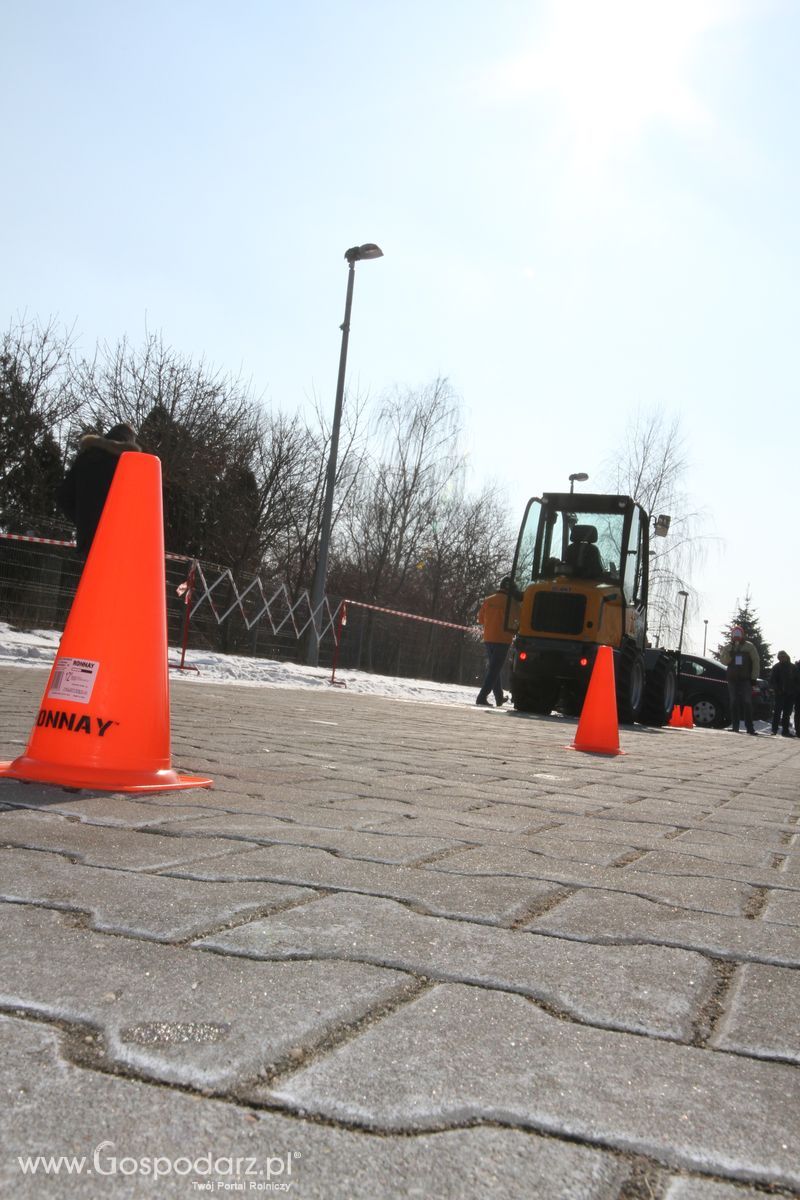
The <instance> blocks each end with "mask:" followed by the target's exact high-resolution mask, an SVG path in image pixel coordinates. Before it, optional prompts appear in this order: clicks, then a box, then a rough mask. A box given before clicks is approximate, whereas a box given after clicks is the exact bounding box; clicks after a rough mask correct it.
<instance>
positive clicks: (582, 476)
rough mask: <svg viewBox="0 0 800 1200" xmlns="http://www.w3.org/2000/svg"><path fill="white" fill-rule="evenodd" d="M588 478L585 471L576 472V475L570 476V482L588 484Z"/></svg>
mask: <svg viewBox="0 0 800 1200" xmlns="http://www.w3.org/2000/svg"><path fill="white" fill-rule="evenodd" d="M588 478H589V476H588V475H587V474H586V472H585V471H576V472H575V474H574V475H570V477H569V481H570V483H586V480H587V479H588Z"/></svg>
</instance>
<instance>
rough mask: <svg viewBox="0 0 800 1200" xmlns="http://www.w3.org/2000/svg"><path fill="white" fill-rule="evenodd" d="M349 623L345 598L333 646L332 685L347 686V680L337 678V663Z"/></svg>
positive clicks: (340, 610)
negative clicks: (345, 629)
mask: <svg viewBox="0 0 800 1200" xmlns="http://www.w3.org/2000/svg"><path fill="white" fill-rule="evenodd" d="M346 624H347V603H346V602H345V601H344V600H343V601H342V603H341V605H340V607H339V620H338V621H337V623H336V641H335V644H334V647H333V670H332V671H331V678H330V686H331V687H345V688H346V687H347V684H346V683H345V681H344V680H343V679H342V680H337V678H336V665H337V663H338V662H339V647H340V646H341V644H342V629H343V628H344V626H345V625H346Z"/></svg>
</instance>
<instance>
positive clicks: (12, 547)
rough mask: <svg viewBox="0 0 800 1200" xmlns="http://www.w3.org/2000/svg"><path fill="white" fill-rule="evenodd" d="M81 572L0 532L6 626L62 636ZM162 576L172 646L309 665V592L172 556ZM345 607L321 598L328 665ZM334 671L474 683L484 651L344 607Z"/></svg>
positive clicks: (372, 610)
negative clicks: (296, 592) (60, 631)
mask: <svg viewBox="0 0 800 1200" xmlns="http://www.w3.org/2000/svg"><path fill="white" fill-rule="evenodd" d="M82 567H83V564H82V562H81V560H80V559H79V558H78V557H77V555H76V553H75V548H74V546H73V545H72V544H71V543H68V542H63V541H56V540H52V539H46V538H37V537H34V536H27V537H22V536H21V535H17V534H0V620H2V621H6V622H7V623H8V624H10V625H12V626H13V627H15V628H18V629H62V628H63V626H64V623H65V621H66V619H67V615H68V614H69V609H70V606H71V604H72V601H73V599H74V596H75V591H76V588H77V585H78V581H79V579H80V574H81V570H82ZM165 574H166V596H165V601H166V609H167V628H168V637H169V643H170V645H171V646H179V647H180V646H182V645H184V644H185V645H186V646H187V648H188V650H189V651H190V652H191V650H192V649H197V650H201V649H204V650H214V651H219V652H222V653H226V654H243V655H248V656H252V657H260V658H270V659H278V660H284V661H288V662H303V661H305V652H306V640H307V634H308V629H309V626H310V624H311V619H312V612H311V604H310V599H309V596H308V592H305V591H304V592H302V593H300V595H299V596H298V597H293V596H292V595H291V594H290V593H289V591H288V589H287V588H286V585H285V584H284V583H283V582H282V581H279V580H265V579H262V578H260V577H258V576H254V577H252V578H249V579H247V580H245V581H243V582H237V580H236V579H235V578H234V576H233V573H232V572H231V571H230V570H229V569H227V568H224V567H220V566H217V565H215V564H212V563H203V562H199V561H197V560H194V559H190V558H188V557H185V556H183V555H172V554H169V555H167V557H166V563H165ZM108 600H109V604H112V603H113V595H109V598H108ZM341 603H342V601H341V600H334V599H333V598H329V597H326V598H325V600H324V601H323V607H322V633H321V638H320V653H319V662H320V666H321V667H324V668H330V667H331V664H332V662H333V659H334V653H335V651H336V647H337V636H339V633H340V621H339V618H340V616H341V610H340V605H341ZM190 661H191V659H188V660H187V662H190ZM338 669H339V670H340V671H341V670H348V669H351V670H359V671H367V672H371V673H374V674H380V675H389V676H397V677H403V678H410V679H429V680H434V681H436V682H440V683H459V684H465V685H468V686H471V685H473V684H475V685H477V684H478V683H479V681H480V678H481V677H482V672H483V649H482V645H481V643H480V641H479V640H478V639H477V638H476V636H475V630H474V629H472V628H470V627H468V626H458V625H453V624H449V623H447V622H442V621H436V620H434V619H432V618H425V617H419V616H416V615H414V614H408V613H400V612H395V611H393V610H389V609H384V608H379V607H377V606H367V605H362V604H359V603H357V602H348V603H347V620H346V623H345V624H344V625H342V626H341V638H340V642H339V646H338Z"/></svg>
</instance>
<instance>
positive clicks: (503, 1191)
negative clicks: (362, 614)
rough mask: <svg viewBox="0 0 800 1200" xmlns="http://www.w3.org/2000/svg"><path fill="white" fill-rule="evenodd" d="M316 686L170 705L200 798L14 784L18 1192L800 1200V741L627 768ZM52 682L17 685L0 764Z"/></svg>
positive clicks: (16, 681)
mask: <svg viewBox="0 0 800 1200" xmlns="http://www.w3.org/2000/svg"><path fill="white" fill-rule="evenodd" d="M323 676H324V673H321V677H320V688H319V689H318V690H315V691H292V690H291V689H280V690H277V689H276V690H270V689H255V688H244V687H236V686H220V685H214V684H206V683H204V682H201V681H196V680H188V679H182V680H174V681H173V682H172V685H171V686H172V747H173V762H174V765H175V766H176V767H177V768H178V769H179V770H183V771H188V772H207V773H208V774H209V775H211V777H212V778H213V779H214V787H213V789H210V790H197V791H186V792H180V793H174V792H173V793H165V794H163V795H146V796H129V795H121V794H116V795H115V794H111V795H107V794H103V793H99V792H90V791H83V792H68V791H66V790H64V789H61V788H48V787H44V786H42V785H38V784H31V785H23V784H21V783H18V782H16V781H10V780H0V920H2V923H3V932H4V937H3V939H2V943H0V949H2V961H0V1008H2V1009H3V1010H4V1014H3V1013H0V1062H1V1063H2V1068H3V1072H2V1083H0V1095H2V1096H3V1099H4V1100H6V1101H7V1103H6V1104H5V1106H4V1110H5V1115H4V1123H3V1136H2V1140H3V1149H2V1150H0V1183H2V1184H6V1183H8V1184H9V1185H10V1188H9V1189H6V1190H10V1194H13V1195H18V1196H21V1197H28V1196H31V1197H34V1196H35V1197H36V1198H37V1200H38V1198H39V1197H40V1196H42V1195H44V1194H50V1195H54V1196H58V1197H59V1198H60V1197H61V1196H67V1197H69V1196H72V1195H75V1196H81V1197H84V1196H85V1197H88V1198H90V1200H103V1198H104V1197H106V1196H111V1197H117V1196H130V1197H135V1200H139V1197H141V1196H143V1195H148V1196H155V1195H162V1194H164V1195H180V1196H188V1195H191V1194H198V1189H197V1188H196V1187H194V1186H193V1184H195V1183H202V1182H206V1183H208V1182H211V1183H212V1184H213V1185H214V1186H213V1190H215V1191H217V1192H218V1193H221V1192H222V1191H224V1190H227V1191H228V1192H230V1191H232V1189H231V1188H227V1189H226V1188H225V1187H224V1186H222V1185H226V1184H229V1183H230V1182H231V1180H230V1177H229V1176H226V1174H225V1171H224V1166H225V1164H224V1163H218V1165H217V1166H215V1167H213V1168H210V1169H211V1170H212V1175H211V1176H210V1177H209V1176H208V1174H205V1175H203V1174H202V1173H201V1172H199V1169H198V1170H196V1169H195V1166H194V1165H192V1164H191V1163H190V1168H189V1169H190V1171H192V1172H193V1173H192V1174H191V1175H190V1176H187V1177H185V1178H180V1179H179V1178H177V1177H171V1178H169V1179H168V1180H164V1179H162V1180H159V1183H158V1186H157V1187H154V1186H153V1181H152V1179H147V1180H144V1179H141V1178H139V1177H138V1174H137V1175H134V1176H131V1177H128V1176H125V1175H124V1174H121V1173H119V1172H118V1173H117V1174H116V1175H111V1174H108V1173H107V1172H106V1173H104V1172H100V1173H98V1174H95V1175H92V1176H88V1175H81V1176H80V1177H78V1176H71V1177H70V1179H69V1182H66V1181H65V1178H64V1177H63V1176H62V1177H61V1178H59V1180H58V1186H56V1181H55V1180H53V1179H52V1178H50V1179H49V1180H48V1181H47V1182H43V1179H42V1177H38V1178H36V1177H34V1176H32V1175H25V1176H23V1174H22V1172H21V1167H20V1165H19V1163H18V1161H17V1160H18V1157H19V1155H25V1154H33V1155H34V1156H35V1155H36V1154H45V1155H59V1154H62V1153H63V1154H67V1153H70V1154H72V1153H74V1154H79V1155H84V1156H88V1158H89V1159H91V1157H92V1154H93V1153H94V1150H95V1148H96V1147H97V1146H98V1145H100V1144H101V1143H103V1141H110V1142H112V1143H113V1144H114V1148H115V1150H114V1152H115V1153H117V1154H118V1155H127V1156H128V1162H129V1163H130V1162H131V1161H132V1160H133V1158H136V1161H137V1162H138V1161H139V1159H143V1158H146V1157H147V1156H150V1157H151V1158H152V1157H153V1156H156V1155H159V1154H161V1155H162V1156H167V1157H168V1158H169V1157H171V1158H172V1159H175V1158H178V1157H180V1155H181V1154H183V1155H184V1156H189V1157H190V1158H191V1159H192V1160H193V1161H194V1160H196V1159H197V1158H198V1156H202V1155H203V1154H206V1153H209V1152H213V1154H214V1155H216V1157H217V1158H220V1157H224V1156H225V1155H229V1156H233V1157H235V1155H236V1154H237V1153H238V1154H239V1155H240V1156H243V1155H249V1156H255V1157H256V1159H257V1161H258V1163H259V1165H260V1168H261V1169H264V1167H265V1165H266V1164H270V1163H271V1164H272V1169H274V1170H277V1164H278V1162H279V1161H280V1162H282V1163H285V1162H286V1161H287V1160H286V1155H289V1156H290V1159H289V1160H288V1161H290V1162H291V1165H292V1172H293V1174H292V1189H291V1191H290V1194H294V1195H296V1196H300V1197H319V1198H320V1200H322V1198H325V1200H328V1198H333V1200H338V1198H339V1197H341V1198H342V1200H351V1198H354V1200H360V1198H362V1197H363V1200H373V1198H376V1200H382V1198H386V1200H390V1198H394V1197H398V1198H399V1197H406V1196H418V1197H424V1198H426V1200H451V1198H452V1200H463V1198H464V1197H466V1196H477V1195H486V1196H492V1197H498V1198H500V1200H504V1198H506V1197H508V1198H509V1200H512V1198H513V1200H550V1198H551V1197H552V1200H755V1197H756V1196H757V1195H764V1194H766V1193H767V1192H769V1191H770V1190H772V1191H773V1192H775V1194H777V1195H780V1196H784V1197H788V1196H794V1197H800V1178H798V1175H799V1174H800V1168H799V1167H798V1163H799V1162H800V1156H799V1155H798V1151H797V1145H798V1140H797V1130H798V1129H800V1085H798V1079H799V1078H800V1064H798V1062H797V1059H798V1051H797V1046H798V1036H797V1012H798V1009H799V1008H800V1006H799V1005H798V979H800V974H799V973H798V971H799V968H798V962H799V961H800V902H799V901H798V897H800V793H799V792H798V786H797V780H798V771H800V741H798V742H796V743H791V744H787V743H786V742H784V741H783V740H782V739H771V738H758V739H756V738H739V739H737V738H732V737H730V736H726V735H725V734H723V733H717V732H716V731H704V730H696V731H692V732H689V731H685V730H670V729H666V730H651V729H646V728H644V727H641V728H634V729H623V730H622V732H621V738H622V744H623V747H624V749H625V750H626V754H625V755H624V756H622V757H619V758H613V759H608V758H605V757H597V756H593V755H585V754H579V753H575V752H572V751H569V750H567V747H568V746H569V744H570V742H571V741H572V738H573V736H574V730H575V722H574V721H569V720H565V719H563V718H559V717H549V718H537V717H534V716H531V715H529V714H516V713H513V712H508V711H503V712H500V713H496V714H492V715H491V716H488V717H487V715H486V713H483V712H481V710H479V709H476V708H475V707H474V705H472V704H466V705H464V706H463V707H459V706H442V705H436V706H434V705H427V704H424V703H404V702H398V701H392V700H388V699H380V698H377V697H370V696H363V695H356V694H352V693H351V692H349V691H345V690H343V689H342V690H341V691H334V690H333V689H328V688H327V687H326V686H325V678H324V677H323ZM45 680H46V673H45V672H42V671H40V670H22V669H14V668H5V667H0V755H3V756H7V757H11V756H12V754H15V753H19V751H20V748H21V747H22V746H23V745H24V744H25V741H26V739H27V736H28V733H29V731H30V727H31V723H32V718H33V715H34V714H35V712H36V709H37V705H38V703H39V700H40V697H41V693H42V689H43V687H44V683H45ZM295 1154H297V1155H299V1157H298V1158H294V1157H291V1156H294V1155H295ZM132 1156H133V1157H132ZM281 1156H282V1157H281ZM285 1170H286V1168H285V1166H284V1171H285ZM195 1176H197V1177H196V1178H195ZM264 1179H265V1176H260V1177H259V1181H260V1182H262V1183H263V1182H264ZM286 1181H287V1180H286V1179H284V1180H283V1182H284V1183H285V1182H286ZM240 1182H243V1183H244V1182H247V1181H246V1180H241V1181H240ZM268 1182H272V1183H276V1184H277V1182H278V1180H276V1179H275V1178H274V1177H273V1178H272V1179H270V1180H268ZM776 1189H777V1191H776ZM241 1190H245V1189H244V1188H242V1189H241ZM253 1194H255V1192H253ZM273 1194H274V1189H273Z"/></svg>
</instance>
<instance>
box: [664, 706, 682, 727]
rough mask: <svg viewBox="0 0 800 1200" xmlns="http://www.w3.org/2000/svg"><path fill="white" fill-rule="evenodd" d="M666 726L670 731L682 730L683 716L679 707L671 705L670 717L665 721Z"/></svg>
mask: <svg viewBox="0 0 800 1200" xmlns="http://www.w3.org/2000/svg"><path fill="white" fill-rule="evenodd" d="M667 725H668V726H669V727H670V728H671V729H683V714H682V713H681V706H680V705H679V704H675V705H673V709H672V715H671V717H670V719H669V720H668V721H667Z"/></svg>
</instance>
